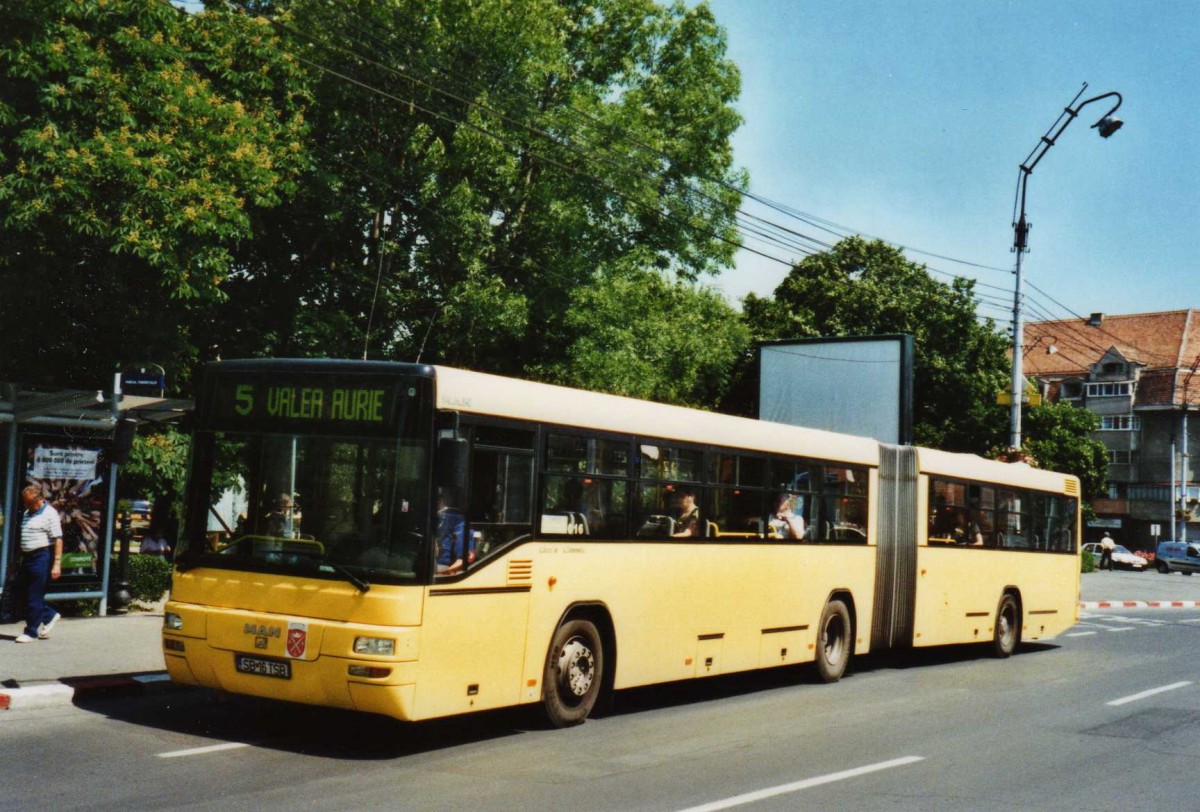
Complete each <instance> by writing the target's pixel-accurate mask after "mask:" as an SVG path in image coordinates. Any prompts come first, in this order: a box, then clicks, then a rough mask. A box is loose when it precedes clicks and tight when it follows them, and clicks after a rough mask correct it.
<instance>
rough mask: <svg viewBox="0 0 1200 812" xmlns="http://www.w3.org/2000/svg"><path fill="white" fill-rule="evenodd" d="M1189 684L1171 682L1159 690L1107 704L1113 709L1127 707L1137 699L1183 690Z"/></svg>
mask: <svg viewBox="0 0 1200 812" xmlns="http://www.w3.org/2000/svg"><path fill="white" fill-rule="evenodd" d="M1191 684H1192V683H1191V682H1189V681H1186V680H1185V681H1183V682H1173V683H1171V684H1170V685H1164V686H1162V687H1161V688H1151V689H1150V690H1148V691H1142V692H1141V693H1140V694H1131V695H1130V696H1123V697H1121V698H1120V699H1114V700H1113V701H1112V702H1109V703H1108V704H1109V705H1112V706H1114V707H1115V706H1117V705H1127V704H1129V703H1130V702H1137V701H1138V700H1139V699H1145V698H1146V697H1148V696H1154V695H1155V694H1161V693H1165V692H1166V691H1174V690H1175V689H1176V688H1184V687H1186V686H1188V685H1191Z"/></svg>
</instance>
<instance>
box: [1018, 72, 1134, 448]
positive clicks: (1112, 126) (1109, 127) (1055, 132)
mask: <svg viewBox="0 0 1200 812" xmlns="http://www.w3.org/2000/svg"><path fill="white" fill-rule="evenodd" d="M1085 90H1087V82H1084V83H1083V87H1081V88H1080V89H1079V92H1078V93H1076V94H1075V98H1073V99H1071V103H1070V104H1068V105H1067V107H1066V109H1064V110H1063V112H1062V114H1061V115H1060V116H1059V117H1058V120H1057V121H1055V122H1054V124H1052V125H1051V126H1050V129H1049V130H1047V131H1046V134H1045V135H1043V136H1042V139H1041V140H1040V141H1039V142H1038V144H1037V146H1036V147H1034V148H1033V151H1032V152H1030V153H1029V155H1028V156H1026V158H1025V160H1024V161H1023V162H1022V163H1021V166H1020V170H1021V174H1020V175H1018V176H1017V197H1016V200H1014V201H1013V211H1014V214H1015V213H1016V212H1017V211H1019V212H1020V214H1019V215H1017V216H1014V217H1013V251H1015V252H1016V254H1017V263H1016V270H1014V271H1013V274H1014V275H1015V277H1016V279H1015V280H1014V284H1013V326H1012V334H1013V358H1012V390H1011V392H1012V403H1011V405H1010V406H1009V435H1008V444H1009V445H1010V446H1011V447H1012V448H1017V449H1019V448H1020V447H1021V400H1022V397H1023V396H1024V394H1025V375H1024V373H1023V369H1022V366H1023V365H1022V361H1023V360H1024V359H1023V358H1022V357H1021V356H1022V353H1023V352H1024V348H1025V325H1024V324H1023V322H1022V320H1021V308H1022V298H1023V293H1022V290H1021V257H1022V256H1023V255H1024V254H1025V253H1027V252H1028V251H1029V223H1028V221H1027V220H1026V219H1025V190H1026V187H1027V186H1028V185H1029V176H1030V175H1032V174H1033V170H1034V168H1035V167H1036V166H1037V165H1038V162H1040V161H1041V160H1042V158H1044V157H1045V156H1046V153H1047V152H1049V150H1050V147H1052V146H1054V142H1056V141H1057V140H1058V138H1059V136H1060V135H1062V134H1063V131H1064V130H1066V129H1067V125H1069V124H1070V123H1071V122H1072V121H1074V120H1075V117H1076V116H1078V115H1079V111H1080V110H1082V109H1083V108H1084V107H1086V106H1087V105H1089V104H1091V103H1092V102H1097V101H1100V100H1101V99H1107V98H1110V97H1113V96H1115V97H1116V99H1117V103H1116V104H1114V105H1113V106H1112V109H1110V110H1109V111H1108V112H1107V113H1105V114H1104V117H1103V118H1101V119H1100V120H1099V121H1097V122H1096V123H1095V124H1093V125H1092V129H1095V130H1098V131H1099V133H1100V137H1101V138H1108V137H1109V136H1110V135H1112V134H1113V133H1115V132H1116V131H1117V130H1119V129H1121V126H1122V124H1124V122H1122V121H1121V119H1119V118H1114V117H1113V113H1115V112H1116V111H1117V108H1118V107H1120V106H1121V101H1122V100H1121V94H1120V93H1117V92H1116V91H1113V92H1111V93H1103V94H1101V95H1099V96H1093V97H1092V98H1090V99H1085V100H1083V101H1082V102H1079V104H1078V105H1076V104H1075V102H1077V101H1079V97H1080V96H1082V95H1083V92H1084V91H1085Z"/></svg>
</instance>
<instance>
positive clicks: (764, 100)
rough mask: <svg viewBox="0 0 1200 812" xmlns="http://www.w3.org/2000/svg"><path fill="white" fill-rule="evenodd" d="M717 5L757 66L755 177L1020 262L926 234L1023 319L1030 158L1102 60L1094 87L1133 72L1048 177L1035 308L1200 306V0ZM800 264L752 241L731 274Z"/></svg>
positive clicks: (1038, 229) (887, 227)
mask: <svg viewBox="0 0 1200 812" xmlns="http://www.w3.org/2000/svg"><path fill="white" fill-rule="evenodd" d="M710 6H711V8H712V9H713V11H714V13H715V14H716V17H717V19H718V21H719V22H720V23H721V25H722V26H723V27H724V28H725V29H726V31H727V35H728V48H729V50H728V54H729V57H730V58H731V59H732V60H733V61H735V62H736V63H737V64H738V66H739V68H740V70H741V75H742V96H741V100H740V102H739V104H738V107H739V109H740V111H741V113H742V116H743V117H744V119H745V123H744V124H743V125H742V128H741V130H740V131H739V132H738V134H737V135H736V137H735V140H734V146H735V152H736V160H737V163H738V164H739V165H740V166H742V167H745V168H746V169H747V170H749V173H750V178H751V191H753V192H754V193H757V194H759V195H763V196H765V197H767V198H770V199H772V200H775V201H778V202H781V203H785V204H787V205H788V206H790V207H792V208H795V209H798V210H801V211H803V212H807V213H809V214H813V215H816V216H817V217H820V218H824V219H825V220H828V221H832V222H835V223H838V224H841V225H845V226H849V227H851V228H852V229H853V230H854V231H857V232H861V233H864V234H870V235H874V236H879V237H883V238H885V239H887V240H888V241H890V242H893V243H897V244H900V245H904V246H908V247H913V248H917V249H922V250H924V251H927V252H933V253H937V254H943V255H946V256H949V257H953V258H956V259H962V260H968V261H970V262H974V263H979V264H982V265H987V266H994V267H995V268H998V269H1001V270H980V269H977V268H972V267H969V266H965V265H961V264H957V263H954V262H951V261H948V260H943V259H935V258H932V257H929V256H925V255H921V254H911V255H910V256H911V258H913V259H914V260H916V261H919V262H926V263H928V264H929V265H930V267H931V268H935V269H938V270H941V271H945V272H947V273H951V274H957V275H963V276H970V277H973V278H977V279H978V280H979V281H980V282H981V283H984V284H986V285H990V286H994V287H990V288H983V287H981V288H980V289H979V292H980V293H981V294H984V296H985V297H986V298H985V299H984V303H983V305H982V306H981V307H980V309H979V312H980V314H981V315H987V316H992V317H994V318H996V319H997V321H1007V320H1008V319H1009V318H1011V296H1012V288H1013V276H1012V273H1011V269H1012V267H1013V259H1014V255H1013V254H1012V253H1011V251H1010V249H1011V246H1012V240H1013V234H1012V227H1011V223H1012V214H1013V198H1014V193H1015V191H1016V186H1017V179H1018V174H1019V172H1018V166H1019V164H1020V163H1021V162H1022V161H1023V160H1024V159H1025V158H1026V156H1027V155H1028V154H1029V153H1030V151H1031V150H1032V149H1033V148H1034V147H1035V146H1037V144H1038V141H1039V139H1040V138H1041V136H1042V135H1043V134H1044V133H1045V132H1046V131H1047V130H1048V129H1049V128H1050V126H1051V125H1052V124H1053V123H1054V121H1055V119H1056V118H1057V117H1058V115H1059V114H1060V113H1061V112H1062V111H1063V108H1064V107H1066V106H1067V105H1068V104H1069V103H1070V102H1071V100H1072V98H1073V97H1074V96H1075V94H1076V93H1077V92H1078V91H1079V89H1080V87H1081V85H1082V84H1083V83H1084V82H1085V81H1086V82H1088V83H1089V87H1088V90H1087V92H1086V93H1085V95H1084V96H1083V97H1082V98H1085V99H1086V98H1088V97H1091V96H1095V95H1100V94H1102V93H1107V92H1109V91H1113V90H1115V91H1118V92H1120V93H1121V94H1122V96H1123V97H1124V103H1123V104H1122V106H1121V109H1120V111H1119V112H1118V113H1117V115H1118V116H1119V117H1120V118H1122V119H1124V120H1125V122H1126V124H1125V127H1124V128H1123V129H1122V130H1121V131H1120V132H1118V133H1116V134H1115V135H1114V136H1113V137H1112V138H1110V139H1107V140H1105V139H1102V138H1100V137H1099V136H1098V135H1097V134H1096V131H1095V130H1092V129H1091V128H1090V127H1091V125H1092V123H1093V122H1095V121H1096V120H1097V119H1098V118H1100V117H1101V116H1102V115H1103V114H1104V113H1105V112H1106V111H1107V110H1108V108H1109V107H1110V106H1111V104H1109V103H1106V102H1097V103H1095V104H1091V105H1088V106H1087V107H1086V108H1084V110H1083V112H1082V113H1081V115H1080V117H1079V119H1077V120H1076V121H1075V122H1074V123H1072V124H1071V125H1070V126H1069V127H1068V128H1067V130H1066V132H1065V133H1064V134H1063V136H1062V137H1061V138H1060V139H1059V141H1058V142H1057V144H1056V145H1055V146H1054V147H1053V148H1052V149H1050V150H1049V152H1048V154H1047V155H1046V157H1045V158H1044V159H1043V160H1042V162H1041V163H1040V164H1039V165H1038V166H1037V168H1036V170H1035V171H1034V173H1033V174H1032V176H1031V177H1030V180H1029V191H1028V202H1027V206H1026V211H1027V215H1028V219H1029V221H1030V222H1031V223H1032V230H1031V232H1030V238H1029V240H1030V247H1031V249H1032V250H1031V252H1030V253H1029V254H1027V255H1026V257H1025V261H1024V276H1025V279H1026V280H1027V281H1028V282H1032V283H1033V285H1035V286H1036V287H1037V288H1039V289H1040V291H1042V292H1039V291H1038V290H1033V289H1029V288H1027V289H1026V290H1027V293H1028V294H1029V295H1030V297H1031V299H1030V301H1029V308H1028V309H1027V312H1026V318H1029V319H1032V320H1038V319H1039V317H1040V318H1048V317H1053V318H1069V317H1071V314H1072V313H1076V314H1083V315H1087V314H1088V313H1091V312H1105V313H1137V312H1151V311H1159V310H1175V309H1180V308H1186V307H1190V306H1193V305H1195V306H1200V295H1196V294H1193V293H1192V289H1193V285H1194V284H1195V283H1194V280H1195V279H1196V272H1197V270H1198V269H1200V261H1198V260H1200V241H1198V238H1200V235H1198V234H1197V233H1196V231H1193V229H1197V227H1198V226H1200V193H1198V192H1200V138H1198V136H1200V130H1198V128H1197V125H1198V124H1200V121H1198V119H1200V84H1198V83H1200V76H1198V72H1197V67H1198V63H1200V57H1198V56H1197V47H1196V43H1197V42H1200V4H1197V3H1195V2H1154V3H1138V2H1134V1H1133V0H1128V1H1127V2H1114V1H1113V0H1059V2H1053V3H1050V2H1033V1H1032V0H1028V1H1026V0H1020V1H1018V2H995V1H993V2H982V0H969V1H968V0H957V1H956V2H952V1H951V0H886V1H885V0H878V1H876V2H871V1H869V0H710ZM746 208H747V209H748V210H750V211H752V212H755V213H757V214H760V215H761V216H765V217H768V218H769V219H771V220H773V221H776V222H781V223H786V224H788V225H789V226H790V227H792V228H795V229H797V230H801V231H804V232H805V233H809V234H812V235H813V236H817V237H820V238H822V239H836V238H831V237H830V235H828V234H826V233H823V232H820V231H817V230H816V229H814V228H813V227H811V226H809V225H806V224H804V223H797V222H795V221H790V220H788V219H787V218H785V217H784V216H783V215H780V214H778V213H774V212H767V211H763V210H761V209H758V208H755V207H753V206H751V205H749V204H748V205H747V207H746ZM764 250H769V251H770V252H771V253H773V254H776V255H778V256H780V257H781V258H785V259H786V258H789V252H786V251H784V250H783V249H779V248H772V249H764ZM790 256H795V254H794V252H793V253H792V254H791V255H790ZM786 272H787V268H786V266H785V265H783V264H780V263H777V262H771V261H769V260H765V259H762V258H759V257H755V256H752V255H749V254H746V253H745V252H742V253H741V254H740V255H739V257H738V261H737V267H736V269H731V270H728V271H726V272H725V273H723V274H722V275H721V276H719V277H717V278H716V279H715V281H714V284H715V286H716V287H718V288H720V289H721V290H723V291H724V292H725V293H726V294H727V295H728V296H729V297H731V298H733V299H738V298H740V297H741V296H743V295H745V294H746V293H748V292H751V291H753V292H755V293H758V294H762V295H769V294H770V293H771V292H772V291H773V290H774V288H775V286H776V285H777V284H778V283H779V281H780V280H781V279H782V278H783V277H784V276H785V275H786ZM941 278H945V277H944V276H943V277H941ZM997 288H999V289H1002V290H998V289H997ZM1006 291H1007V292H1006ZM1043 292H1044V293H1043ZM993 297H994V298H993ZM1001 302H1006V304H1001Z"/></svg>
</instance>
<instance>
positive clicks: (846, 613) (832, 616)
mask: <svg viewBox="0 0 1200 812" xmlns="http://www.w3.org/2000/svg"><path fill="white" fill-rule="evenodd" d="M852 629H853V626H852V625H851V623H850V610H849V609H847V608H846V604H845V603H844V602H842V601H840V600H832V601H830V602H829V603H827V604H825V611H823V612H822V613H821V625H820V626H819V627H818V629H817V634H818V638H817V674H819V675H820V677H821V681H822V682H837V681H838V680H840V679H841V678H842V675H843V674H845V673H846V665H847V664H848V663H849V662H850V650H851V634H852V631H851V630H852Z"/></svg>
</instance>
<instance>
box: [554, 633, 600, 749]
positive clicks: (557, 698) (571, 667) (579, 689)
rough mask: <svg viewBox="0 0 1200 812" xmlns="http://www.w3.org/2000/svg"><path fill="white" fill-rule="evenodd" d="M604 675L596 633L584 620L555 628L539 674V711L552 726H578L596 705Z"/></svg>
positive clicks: (598, 639)
mask: <svg viewBox="0 0 1200 812" xmlns="http://www.w3.org/2000/svg"><path fill="white" fill-rule="evenodd" d="M603 675H604V650H603V647H602V644H601V642H600V632H599V631H598V630H597V629H596V626H595V625H594V624H593V623H592V622H591V621H587V620H569V621H567V622H566V623H564V624H563V625H561V626H559V627H558V631H556V632H555V633H554V639H553V641H552V642H551V643H550V651H549V653H548V654H547V656H546V668H545V671H544V673H543V675H542V708H543V710H544V711H545V713H546V719H547V720H548V721H549V722H550V724H551V725H552V726H554V727H571V726H572V725H578V724H582V723H583V720H584V719H586V718H587V717H588V714H589V713H591V712H592V708H594V707H595V706H596V699H597V698H598V697H599V696H600V686H601V683H602V682H603V679H602V677H603Z"/></svg>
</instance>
